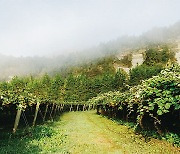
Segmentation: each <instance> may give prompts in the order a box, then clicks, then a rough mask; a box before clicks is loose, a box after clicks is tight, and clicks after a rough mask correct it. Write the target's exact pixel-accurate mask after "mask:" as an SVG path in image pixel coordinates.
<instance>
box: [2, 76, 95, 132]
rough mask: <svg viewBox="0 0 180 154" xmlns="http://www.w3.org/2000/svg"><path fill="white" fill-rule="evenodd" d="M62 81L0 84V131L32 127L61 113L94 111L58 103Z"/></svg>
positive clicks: (85, 106) (84, 105) (87, 106)
mask: <svg viewBox="0 0 180 154" xmlns="http://www.w3.org/2000/svg"><path fill="white" fill-rule="evenodd" d="M62 84H64V83H63V82H62V79H61V77H60V76H59V75H57V76H55V77H53V78H50V77H49V76H48V75H47V74H46V75H44V76H43V77H42V78H37V79H35V78H33V77H27V78H18V77H14V78H13V79H12V80H11V81H9V82H5V81H4V82H1V83H0V119H1V120H0V121H1V122H0V129H1V130H2V129H3V130H9V129H13V132H14V133H15V132H16V130H17V128H18V125H19V124H22V126H24V125H25V126H34V125H35V124H36V123H37V122H44V121H45V120H48V119H50V120H53V118H54V117H55V116H56V115H57V114H58V115H59V114H60V113H63V112H65V111H79V110H81V111H84V110H89V109H92V108H94V106H92V105H91V104H87V102H75V101H74V102H64V101H62V97H61V95H62V94H61V92H62V89H61V88H62Z"/></svg>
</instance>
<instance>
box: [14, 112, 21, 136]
mask: <svg viewBox="0 0 180 154" xmlns="http://www.w3.org/2000/svg"><path fill="white" fill-rule="evenodd" d="M21 112H22V110H21V109H18V110H17V114H16V119H15V122H14V128H13V133H15V132H16V130H17V127H18V125H19V120H20V117H21Z"/></svg>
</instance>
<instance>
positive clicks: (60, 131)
mask: <svg viewBox="0 0 180 154" xmlns="http://www.w3.org/2000/svg"><path fill="white" fill-rule="evenodd" d="M10 136H11V137H10ZM5 153H10V154H13V153H14V154H18V153H20V154H23V153H25V154H27V153H33V154H34V153H35V154H36V153H44V154H46V153H60V154H61V153H67V154H68V153H73V154H76V153H77V154H79V153H80V154H81V153H82V154H86V153H87V154H88V153H92V154H95V153H96V154H106V153H113V154H114V153H117V154H121V153H125V154H126V153H128V154H129V153H130V154H131V153H133V154H134V153H138V154H151V153H152V154H156V153H157V154H159V153H166V154H171V153H173V154H176V153H180V149H179V148H176V147H173V146H172V145H171V144H169V143H168V142H166V141H160V140H157V139H151V140H150V141H148V142H146V141H145V138H144V137H143V136H142V135H136V134H134V132H133V130H132V129H129V127H128V126H123V125H119V124H117V122H115V121H112V120H109V119H107V118H104V117H102V116H100V115H97V114H96V113H95V112H94V111H89V112H69V113H65V114H64V115H63V116H61V117H60V118H59V119H58V120H57V121H55V122H53V123H52V122H47V123H46V124H44V125H41V126H36V127H35V128H30V129H26V130H23V131H22V130H19V131H18V132H17V134H16V135H14V136H12V135H10V134H7V133H4V134H1V136H0V154H5Z"/></svg>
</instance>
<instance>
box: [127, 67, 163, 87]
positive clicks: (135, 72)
mask: <svg viewBox="0 0 180 154" xmlns="http://www.w3.org/2000/svg"><path fill="white" fill-rule="evenodd" d="M162 69H163V67H162V65H153V66H148V65H145V64H142V65H139V66H136V67H135V68H133V69H131V70H130V73H129V76H130V80H129V84H130V85H138V84H140V83H141V81H142V80H145V79H148V78H151V77H152V76H155V75H157V74H159V73H160V71H161V70H162Z"/></svg>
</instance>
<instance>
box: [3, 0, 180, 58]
mask: <svg viewBox="0 0 180 154" xmlns="http://www.w3.org/2000/svg"><path fill="white" fill-rule="evenodd" d="M179 20H180V0H0V53H2V54H7V55H14V56H33V55H50V54H54V53H56V54H65V53H68V52H73V51H77V50H81V49H84V48H89V47H91V46H94V45H98V44H99V43H101V42H106V41H109V40H112V39H116V38H117V37H120V36H122V35H125V34H127V35H140V34H141V33H143V32H145V31H147V30H149V29H151V28H153V27H162V26H169V25H172V24H174V23H175V22H177V21H179Z"/></svg>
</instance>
